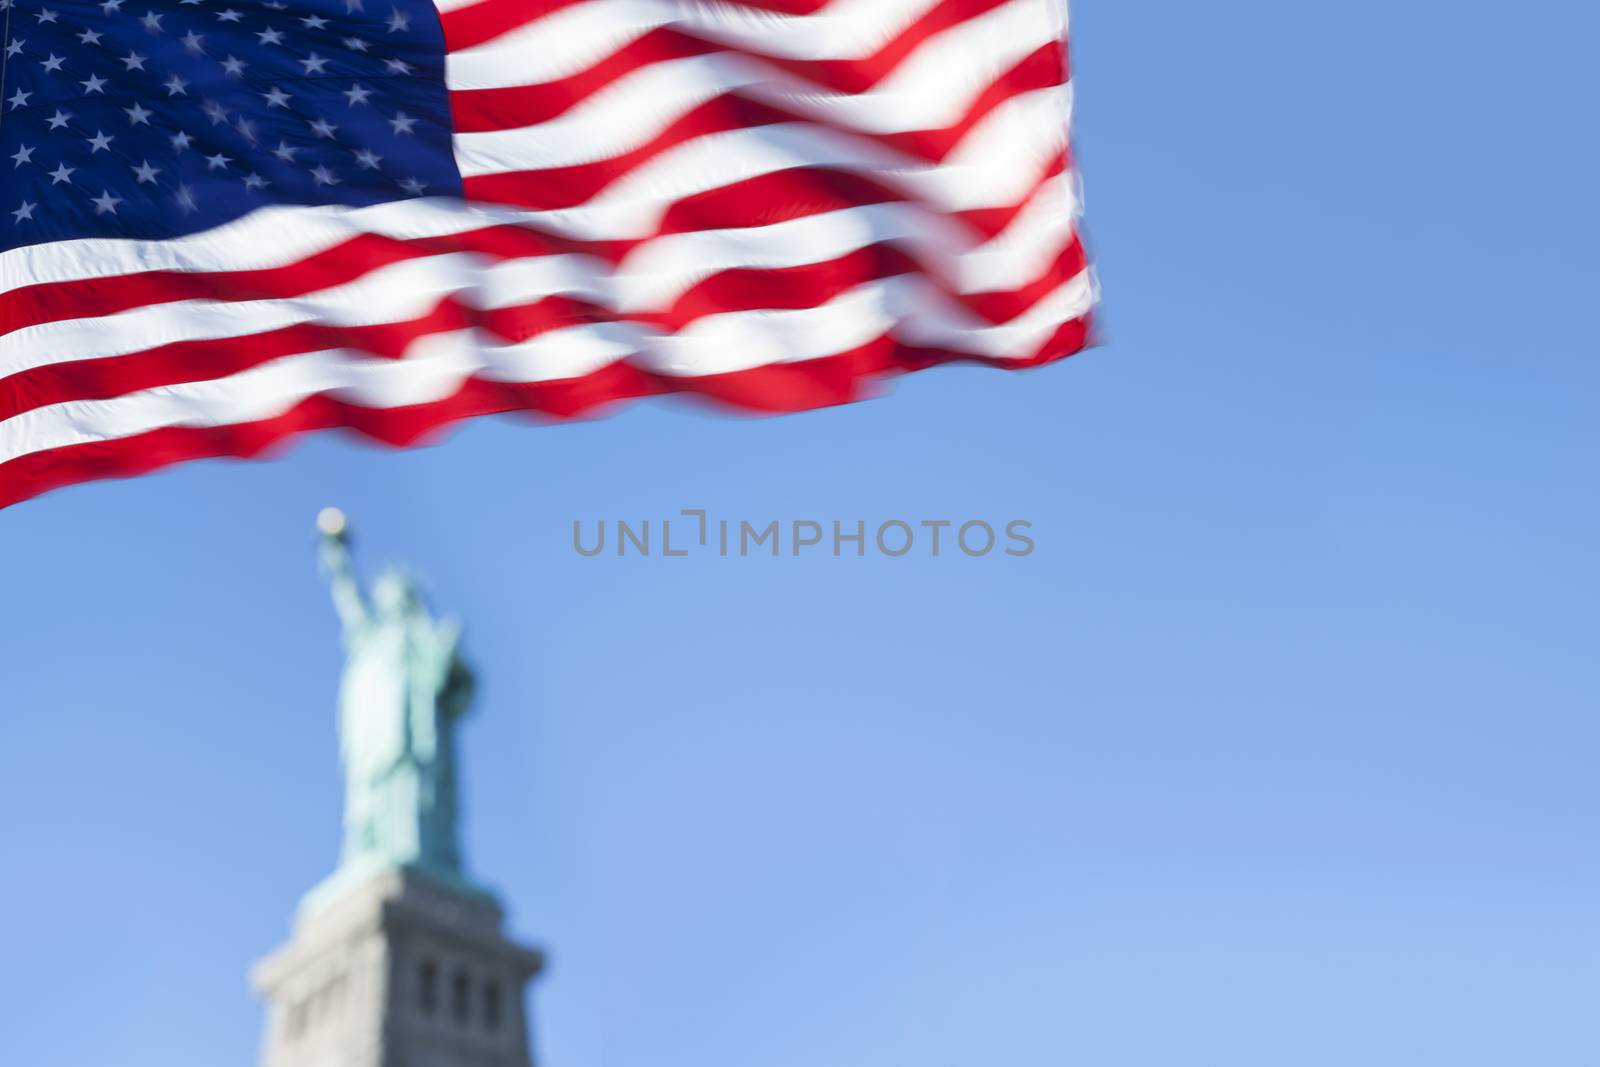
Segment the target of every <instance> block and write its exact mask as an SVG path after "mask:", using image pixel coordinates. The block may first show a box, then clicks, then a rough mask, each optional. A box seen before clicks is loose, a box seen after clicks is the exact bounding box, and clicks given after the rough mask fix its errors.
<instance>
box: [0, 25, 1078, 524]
mask: <svg viewBox="0 0 1600 1067" xmlns="http://www.w3.org/2000/svg"><path fill="white" fill-rule="evenodd" d="M0 6H3V8H4V11H3V17H4V45H5V51H4V66H3V70H0V146H3V149H0V155H3V156H4V157H6V158H5V159H4V160H0V174H4V176H5V178H4V182H3V184H0V189H3V196H0V506H4V505H7V504H11V503H14V502H16V501H18V500H22V499H25V498H28V497H31V496H34V495H36V494H38V493H40V492H43V491H45V490H47V489H50V488H53V487H56V486H60V485H64V484H68V483H72V482H79V481H84V480H88V479H93V478H100V477H110V476H121V475H128V474H135V473H139V472H143V471H147V470H151V469H153V468H156V467H160V466H163V465H166V464H169V463H173V462H176V461H179V460H184V459H190V458H197V457H202V456H219V455H233V456H243V455H253V454H255V453H257V452H259V451H261V450H262V449H264V448H266V447H268V446H269V445H271V444H272V443H273V442H275V441H278V440H280V439H282V438H284V437H286V436H288V435H292V434H295V433H298V432H301V431H305V430H310V429H318V428H328V427H335V426H342V427H347V428H352V429H354V430H357V431H359V432H361V433H364V434H367V435H369V436H371V437H373V438H376V439H378V440H381V441H384V442H388V443H391V444H397V445H402V444H408V443H412V442H414V441H417V440H418V439H419V438H421V437H423V436H425V435H427V434H428V433H429V432H430V431H432V430H435V429H437V428H438V427H440V426H442V425H444V424H446V423H448V422H450V421H452V420H457V419H461V418H466V417H470V416H476V415H482V414H487V413H491V412H502V411H512V410H523V411H534V412H540V413H544V414H547V415H550V416H556V417H567V416H577V415H582V414H585V413H589V412H592V411H594V410H596V409H598V408H602V407H605V406H608V405H610V404H612V403H614V402H617V401H621V400H624V399H629V398H636V397H642V396H648V395H654V394H660V393H667V392H688V393H694V394H699V395H701V396H704V397H708V398H712V399H715V400H718V401H722V402H725V403H728V404H732V405H735V406H739V407H744V408H749V409H757V410H764V411H792V410H799V409H804V408H810V407H816V406H821V405H825V404H833V403H839V402H843V401H848V400H851V399H854V398H856V397H857V396H859V395H861V394H862V393H863V392H864V391H865V390H868V389H870V387H871V385H872V384H873V383H874V382H875V381H877V380H879V379H881V378H883V377H884V376H886V375H889V374H892V373H896V372H901V371H907V370H915V369H920V368H923V367H927V366H929V365H932V364H936V363H940V362H946V361H951V360H970V361H980V362H986V363H990V364H993V365H996V366H1002V367H1027V366H1033V365H1037V364H1040V363H1045V362H1049V361H1051V360H1055V359H1059V358H1061V357H1064V356H1068V355H1071V354H1072V353H1074V352H1076V351H1078V350H1079V349H1080V348H1082V347H1083V346H1084V344H1085V343H1086V339H1087V333H1088V329H1089V323H1090V317H1091V313H1092V310H1093V306H1094V302H1095V285H1094V280H1093V277H1092V275H1091V272H1090V270H1089V268H1088V266H1087V263H1086V260H1085V255H1084V252H1083V248H1082V245H1081V244H1080V241H1079V237H1078V217H1079V210H1078V203H1079V197H1078V190H1077V183H1076V179H1075V172H1074V169H1073V164H1072V159H1071V153H1070V143H1069V137H1068V124H1069V114H1070V107H1071V85H1070V81H1069V75H1068V66H1067V47H1066V44H1067V42H1066V10H1065V2H1064V0H438V2H437V4H430V3H428V2H426V0H398V2H391V0H265V2H263V0H104V2H82V0H0Z"/></svg>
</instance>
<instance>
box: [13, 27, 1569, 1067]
mask: <svg viewBox="0 0 1600 1067" xmlns="http://www.w3.org/2000/svg"><path fill="white" fill-rule="evenodd" d="M1074 17H1075V31H1074V32H1075V37H1076V40H1075V47H1076V53H1077V60H1078V63H1077V72H1078V75H1079V78H1080V82H1079V106H1080V116H1081V123H1080V147H1081V155H1082V160H1083V165H1084V169H1085V172H1086V180H1087V183H1088V192H1089V211H1090V219H1089V222H1090V226H1091V230H1092V234H1093V238H1094V243H1095V249H1096V253H1097V257H1098V260H1099V263H1100V267H1101V274H1102V280H1103V283H1104V286H1105V290H1106V311H1105V329H1106V340H1107V344H1106V346H1105V347H1103V348H1101V349H1099V350H1096V351H1094V352H1091V353H1088V354H1086V355H1084V356H1082V357H1079V358H1077V359H1074V360H1072V361H1070V362H1069V363H1067V364H1065V365H1062V366H1058V367H1054V368H1050V369H1047V370H1045V371H1042V372H1039V373H1035V374H1027V375H1020V376H1014V375H1005V374H1001V373H997V372H993V371H984V370H978V369H946V370H941V371H937V372H932V373H929V374H926V375H922V376H920V377H917V378H914V379H909V380H906V381H904V382H902V383H900V384H899V386H898V387H897V388H896V390H895V391H894V393H893V395H892V396H890V397H888V398H885V399H881V400H877V401H873V402H871V403H867V404H861V405H857V406H854V407H850V408H844V409H836V410H830V411H826V412H820V413H816V414H811V415H805V416H800V417H791V418H783V419H766V420H750V419H737V418H728V417H724V416H714V415H708V414H706V413H705V412H704V411H703V410H701V409H697V408H693V407H688V406H685V405H681V404H675V403H662V404H651V405H646V406H641V407H637V408H634V409H632V410H630V411H628V412H626V413H625V414H623V415H621V416H620V417H617V418H613V419H609V420H605V421H601V422H596V423H590V424H583V425H574V426H563V427H554V428H532V427H529V426H527V425H526V424H523V423H519V422H516V421H512V420H496V421H489V422H484V423H482V424H478V425H474V426H472V427H469V428H466V429H465V430H463V431H462V432H459V433H457V434H455V435H454V436H452V437H451V438H450V439H449V440H448V441H447V443H445V444H443V445H442V446H440V447H437V448H431V449H425V450H421V451H417V452H412V453H404V454H399V453H390V452H383V451H378V450H375V449H371V448H368V447H365V446H362V445H358V444H352V443H349V442H347V441H344V440H342V439H338V438H331V437H323V438H320V439H317V440H314V441H306V442H303V443H301V444H300V445H298V446H297V447H295V448H294V449H292V450H291V451H290V452H289V453H288V454H287V455H286V456H285V457H284V458H282V459H281V460H278V461H276V462H272V463H263V464H253V465H245V464H235V463H222V462H214V463H203V464H198V465H191V466H188V467H186V468H182V469H179V470H175V471H171V472H168V473H163V474H160V475H157V476H154V477H149V478H145V479H141V480H137V481H132V482H123V483H102V484H98V485H92V486H87V487H80V488H75V489H71V490H67V491H63V492H58V493H54V494H51V495H49V496H46V497H44V498H41V499H39V500H37V501H34V502H31V503H28V504H24V505H22V506H19V507H16V508H13V509H10V510H8V511H6V512H5V513H4V514H0V559H4V560H5V561H7V563H6V566H5V568H4V573H5V576H6V578H5V583H4V589H3V597H4V609H3V611H0V656H3V662H4V665H5V666H4V672H5V681H6V684H5V692H4V697H3V700H4V708H5V712H4V723H5V735H4V743H3V744H0V806H3V808H4V810H6V811H7V812H8V815H7V817H6V819H5V822H4V825H5V828H6V829H5V833H6V839H7V840H6V845H5V849H4V857H5V858H4V860H3V861H0V862H3V864H4V866H3V868H0V915H4V916H5V947H4V951H3V959H4V963H3V965H0V1003H4V1004H5V1005H6V1006H7V1010H6V1013H5V1014H6V1019H7V1022H6V1025H5V1027H4V1028H3V1032H0V1058H3V1059H4V1060H5V1061H6V1062H7V1063H17V1064H27V1065H29V1067H53V1065H63V1067H79V1065H82V1064H88V1063H106V1064H116V1065H117V1067H147V1065H148V1067H155V1065H158V1064H159V1065H161V1067H171V1065H174V1064H196V1065H200V1064H204V1065H206V1067H212V1065H216V1064H249V1063H252V1062H254V1059H255V1056H256V1047H257V1040H258V1032H259V1024H260V1013H259V1008H258V1006H257V1005H256V1004H255V1002H254V1001H253V1000H252V999H251V997H250V995H249V993H248V991H247V989H246V986H245V982H244V973H245V970H246V968H247V966H248V965H249V964H250V962H251V961H252V960H254V959H255V958H256V957H257V956H259V955H260V954H261V953H263V952H265V951H266V950H268V949H269V948H271V947H273V946H274V945H275V944H277V943H278V942H279V941H280V940H281V939H282V938H283V937H284V936H285V934H286V933H287V925H288V920H289V916H290V912H291V909H292V908H293V905H294V903H295V901H296V900H297V898H298V897H299V895H300V894H301V893H302V892H303V891H304V890H305V889H307V888H308V887H309V886H310V885H312V884H313V883H314V882H316V881H317V880H318V879H319V878H320V877H321V876H323V875H324V874H325V873H327V871H328V870H329V869H330V867H331V865H332V863H333V861H334V858H335V854H336V849H337V838H338V826H337V823H338V803H339V801H338V788H339V783H338V777H337V769H336V756H335V749H334V737H333V719H332V714H333V700H334V693H335V686H336V681H337V672H338V667H339V651H338V642H337V634H336V628H335V622H334V619H333V615H332V612H331V610H330V608H329V606H328V604H327V601H326V595H325V590H324V588H323V587H322V585H321V584H320V581H319V579H318V577H317V574H316V570H315V566H314V557H313V543H312V537H311V523H312V518H313V516H314V514H315V512H316V510H317V509H318V508H319V507H321V506H323V505H325V504H328V503H333V502H337V503H340V504H342V505H343V506H344V507H345V508H346V509H347V510H349V511H350V512H351V514H352V516H353V518H354V520H355V522H356V524H357V528H358V534H359V536H360V544H359V546H358V547H359V550H360V552H361V553H362V558H363V560H364V563H365V565H366V566H367V567H368V568H369V570H370V569H375V567H376V566H377V565H378V564H380V563H382V562H385V561H388V560H402V561H406V562H409V563H412V564H414V565H415V566H416V567H417V568H418V569H420V570H421V571H423V572H424V573H425V574H426V575H427V576H428V579H429V584H430V587H431V590H432V595H433V601H434V604H435V605H436V607H438V608H439V609H441V610H443V611H446V612H451V613H455V614H458V615H459V616H460V617H462V618H463V619H464V620H465V621H466V623H467V627H468V649H469V651H470V654H471V656H472V658H473V659H474V661H475V663H476V664H477V666H478V668H479V671H480V674H481V675H482V677H483V683H484V688H483V698H482V701H481V703H480V705H479V707H478V709H477V712H478V713H477V715H476V717H475V718H474V719H473V721H471V723H470V724H469V725H468V726H467V727H466V728H465V732H464V746H465V757H464V758H465V760H466V762H467V765H468V766H467V773H468V784H467V791H466V798H465V800H466V804H467V807H468V825H467V829H466V838H467V845H468V850H469V860H470V862H471V863H472V864H473V866H474V867H475V869H476V870H477V871H478V872H479V873H480V874H481V875H482V876H483V878H484V879H485V880H487V881H488V882H490V883H492V884H493V885H494V886H496V887H497V888H499V889H500V890H501V891H502V892H503V893H504V894H505V896H506V898H507V899H508V901H509V902H510V905H511V909H512V923H513V926H514V929H515V930H516V931H517V932H518V933H519V934H520V935H522V936H525V937H527V938H530V939H533V940H535V941H537V942H539V943H541V944H542V945H544V946H545V947H546V948H547V949H548V951H549V953H550V955H551V959H552V966H551V969H550V972H549V973H548V975H547V976H546V977H545V978H544V979H543V980H541V983H540V984H539V986H538V987H537V990H536V992H535V994H534V1000H533V1003H534V1008H535V1011H536V1014H537V1026H538V1037H537V1042H538V1048H539V1051H540V1053H541V1055H542V1056H543V1057H544V1062H545V1064H546V1065H547V1067H577V1065H596V1064H604V1065H608V1067H613V1065H618V1064H650V1065H651V1067H690V1065H692V1067H716V1065H727V1067H802V1065H805V1067H814V1065H816V1064H819V1063H825V1064H829V1065H830V1067H858V1065H859V1067H869V1065H870V1067H882V1065H885V1064H901V1063H916V1064H918V1065H919V1067H958V1065H959V1067H971V1065H973V1064H984V1065H995V1067H1034V1065H1038V1067H1058V1065H1062V1064H1081V1065H1084V1067H1213V1065H1214V1067H1581V1065H1588V1064H1593V1063H1594V1062H1596V1060H1597V1058H1600V1028H1597V1027H1596V1025H1595V1022H1594V1019H1595V1011H1594V1005H1595V1004H1596V1003H1597V1002H1600V964H1597V962H1596V961H1597V960H1600V923H1597V920H1600V835H1597V833H1596V825H1597V823H1596V816H1597V814H1600V811H1597V808H1600V798H1597V793H1596V789H1595V773H1594V764H1595V760H1596V752H1597V751H1600V723H1597V720H1596V715H1595V710H1596V708H1595V677H1594V662H1595V649H1596V646H1597V639H1600V625H1597V612H1596V606H1595V605H1596V603H1597V602H1600V581H1597V578H1600V575H1597V565H1596V556H1595V548H1594V546H1595V544H1596V539H1597V535H1600V507H1597V505H1596V502H1595V496H1594V493H1593V478H1594V471H1595V469H1596V463H1597V460H1600V447H1597V446H1600V433H1597V430H1596V425H1595V419H1594V404H1595V399H1596V397H1597V396H1600V369H1597V364H1596V351H1597V346H1596V342H1595V333H1594V326H1593V307H1594V297H1593V289H1594V286H1595V284H1596V281H1597V271H1596V267H1595V258H1594V248H1595V247H1596V240H1597V237H1600V234H1597V232H1596V230H1597V227H1596V222H1595V220H1596V214H1595V212H1594V210H1593V195H1594V193H1593V190H1594V178H1595V169H1596V164H1597V162H1600V152H1597V149H1596V147H1595V140H1594V137H1593V115H1592V113H1591V112H1592V106H1591V105H1592V101H1593V83H1592V70H1593V55H1592V42H1593V40H1594V39H1595V34H1596V31H1600V11H1597V9H1596V8H1595V7H1594V6H1593V5H1592V4H1588V3H1578V2H1575V0H1574V2H1567V3H1562V2H1558V0H1543V2H1531V3H1527V4H1522V5H1519V6H1516V7H1514V8H1509V7H1505V6H1504V5H1492V6H1491V5H1489V4H1487V3H1479V2H1476V0H1459V2H1457V3H1452V4H1446V3H1442V2H1428V0H1424V2H1418V3H1412V4H1394V3H1376V2H1356V3H1349V4H1343V5H1310V4H1298V3H1284V2H1282V0H1278V2H1273V3H1267V2H1264V0H1262V2H1233V3H1222V4H1194V3H1180V2H1166V3H1162V2H1145V3H1126V2H1124V3H1117V4H1112V3H1106V2H1101V0H1094V2H1087V0H1086V2H1081V3H1079V4H1077V5H1076V7H1075V9H1074ZM685 507H706V508H709V509H711V510H712V511H713V512H714V513H716V514H720V515H726V516H732V517H748V518H751V519H752V520H763V521H764V520H765V519H767V518H780V519H790V518H818V519H823V520H831V519H833V518H840V519H845V520H850V521H853V520H854V519H856V518H864V519H867V520H869V521H874V520H875V521H881V520H884V519H890V518H910V519H921V518H984V519H990V520H993V521H1005V520H1008V519H1011V518H1018V517H1020V518H1026V519H1030V520H1032V521H1033V523H1034V526H1035V534H1036V539H1037V541H1038V550H1037V551H1036V552H1035V553H1034V554H1033V555H1032V556H1030V557H1028V558H1026V559H1020V560H1019V559H1006V558H985V559H975V560H974V559H966V558H963V557H961V556H959V555H954V556H950V555H947V556H944V557H941V558H939V559H932V558H929V557H927V556H925V555H922V554H920V553H918V554H914V555H912V556H910V557H907V558H905V559H901V560H886V559H883V558H881V557H879V558H868V559H864V560H852V559H845V560H835V559H832V558H831V557H826V556H812V557H802V558H800V559H792V558H783V559H778V560H771V559H760V560H754V559H752V560H736V559H735V560H722V559H718V558H716V557H714V556H695V557H691V558H688V559H681V560H677V559H675V560H663V559H660V558H651V559H637V558H630V559H617V558H615V557H603V558H598V559H593V560H590V559H582V558H579V557H577V556H576V555H575V554H574V553H573V551H572V549H571V543H570V536H571V522H572V520H573V519H574V518H583V519H585V520H590V521H592V520H594V519H597V518H601V517H604V518H609V519H615V518H618V517H628V518H636V519H637V518H645V517H651V518H656V517H659V516H661V515H664V514H673V513H675V512H676V511H677V510H678V509H680V508H685ZM86 1020H87V1021H86Z"/></svg>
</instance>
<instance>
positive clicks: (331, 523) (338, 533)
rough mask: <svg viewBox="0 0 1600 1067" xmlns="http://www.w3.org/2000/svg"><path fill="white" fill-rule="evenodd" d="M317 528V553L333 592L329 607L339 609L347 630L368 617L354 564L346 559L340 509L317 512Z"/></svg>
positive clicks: (346, 539)
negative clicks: (318, 542)
mask: <svg viewBox="0 0 1600 1067" xmlns="http://www.w3.org/2000/svg"><path fill="white" fill-rule="evenodd" d="M317 529H319V530H321V531H322V545H321V549H320V552H319V555H320V557H321V559H322V570H323V572H324V573H325V574H326V575H327V576H328V585H329V587H330V588H331V590H332V592H333V609H334V610H335V611H337V612H338V613H339V621H340V622H342V623H343V624H344V632H345V633H346V634H349V633H351V632H352V631H354V630H357V629H359V628H360V627H361V626H362V624H364V623H365V622H366V621H367V619H368V613H367V599H366V597H365V596H364V595H363V594H362V592H361V584H360V583H359V582H357V581H356V569H355V564H354V563H353V562H352V561H351V559H350V546H349V543H348V542H349V537H350V527H349V524H348V523H347V522H346V521H345V517H344V512H342V511H340V510H339V509H338V508H324V509H323V510H322V513H321V514H319V515H318V516H317Z"/></svg>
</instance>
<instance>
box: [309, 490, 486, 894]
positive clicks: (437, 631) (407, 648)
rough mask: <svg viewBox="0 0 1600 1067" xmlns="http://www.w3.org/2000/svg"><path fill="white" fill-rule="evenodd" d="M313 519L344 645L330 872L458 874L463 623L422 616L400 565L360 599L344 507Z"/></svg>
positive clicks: (467, 696)
mask: <svg viewBox="0 0 1600 1067" xmlns="http://www.w3.org/2000/svg"><path fill="white" fill-rule="evenodd" d="M318 525H319V526H320V527H321V530H322V538H321V557H322V567H323V571H324V573H325V574H326V575H327V577H328V580H329V584H330V585H331V586H332V590H333V604H334V607H335V609H336V610H337V611H338V613H339V618H340V620H341V621H342V622H343V624H344V647H345V666H344V679H343V682H342V684H341V685H340V689H339V750H340V756H341V759H342V761H343V765H344V779H345V808H344V847H343V851H342V854H341V857H340V864H339V873H338V874H336V875H335V876H334V879H333V881H335V882H337V881H343V880H345V879H346V878H347V877H352V876H359V875H362V874H365V873H366V872H369V871H372V870H379V869H384V868H389V867H402V866H404V867H414V868H419V869H421V870H424V871H427V872H428V873H430V874H435V875H438V876H440V877H443V878H445V879H448V880H450V881H457V882H459V881H461V880H463V871H462V862H461V846H460V842H459V839H458V835H457V805H456V748H455V724H456V722H457V721H458V720H459V719H460V718H461V717H462V716H463V715H465V714H466V712H467V708H468V705H469V704H470V703H471V701H472V690H473V679H472V673H471V672H470V671H469V670H468V669H467V666H466V664H465V663H464V662H463V661H462V659H461V654H460V643H461V629H460V627H459V626H458V625H457V624H456V623H454V622H452V621H450V620H440V619H435V618H434V617H433V616H432V615H431V614H429V612H428V608H427V606H426V605H425V604H424V603H423V600H422V596H421V594H420V592H419V591H418V589H417V586H416V583H415V582H414V581H413V580H412V579H411V578H410V577H409V576H408V575H406V574H405V573H403V572H400V571H394V570H391V571H388V572H386V573H384V574H383V575H382V576H380V577H379V578H378V580H377V582H376V583H374V585H373V587H372V590H371V595H370V597H369V596H368V595H367V593H366V592H365V591H363V590H362V588H361V585H360V583H359V581H358V580H357V578H356V574H355V568H354V565H353V563H352V560H351V557H350V549H349V540H348V537H349V535H348V532H347V528H346V525H345V522H344V516H343V515H342V514H340V513H339V512H337V511H335V510H333V509H329V510H327V511H325V512H323V513H322V515H320V516H319V517H318Z"/></svg>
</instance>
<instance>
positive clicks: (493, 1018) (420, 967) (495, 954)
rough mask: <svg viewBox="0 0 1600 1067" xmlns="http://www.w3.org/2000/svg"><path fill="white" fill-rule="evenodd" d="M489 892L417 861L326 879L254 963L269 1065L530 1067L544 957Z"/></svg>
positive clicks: (265, 1065)
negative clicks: (532, 1007)
mask: <svg viewBox="0 0 1600 1067" xmlns="http://www.w3.org/2000/svg"><path fill="white" fill-rule="evenodd" d="M503 923H504V916H503V913H502V911H501V908H500V905H499V904H498V903H496V902H495V900H494V898H493V897H491V896H489V895H488V894H486V893H483V892H482V891H478V890H472V889H469V888H467V887H465V886H462V885H457V884H453V883H450V882H446V881H443V880H441V879H438V878H435V877H433V876H431V875H428V874H425V873H423V872H421V871H417V870H414V869H411V868H398V869H396V868H391V869H388V870H382V871H374V872H363V874H362V875H361V877H359V878H358V879H352V880H350V881H345V880H341V881H340V882H339V883H337V884H327V885H324V886H323V887H321V888H320V889H319V890H318V891H317V893H316V894H314V896H313V897H312V898H308V900H307V906H306V907H305V908H303V909H302V910H301V914H300V916H299V918H298V919H297V921H296V923H295V929H294V935H293V937H292V938H291V940H290V942H289V943H288V944H287V945H285V946H283V947H282V948H280V949H278V950H277V951H276V952H274V953H272V954H271V955H270V956H268V957H267V958H266V959H264V960H262V961H261V962H260V963H259V964H257V966H256V969H255V972H254V974H253V976H252V977H253V982H254V984H255V987H256V989H257V991H258V992H260V993H261V995H262V996H263V997H265V998H266V999H267V1001H268V1004H269V1008H268V1014H267V1031H266V1037H265V1042H264V1046H265V1047H264V1051H263V1055H262V1063H263V1067H530V1062H531V1061H530V1057H529V1053H528V1032H529V1026H528V1020H527V1017H526V1013H525V1011H524V996H523V993H524V990H525V988H526V986H527V983H528V981H529V979H531V978H532V977H533V976H534V975H536V974H537V973H538V972H539V970H540V967H541V966H542V964H543V957H542V956H541V955H540V954H539V953H538V952H536V951H534V950H532V949H529V948H526V947H523V946H521V945H518V944H516V943H515V942H513V941H511V940H510V939H509V938H508V937H506V935H505V933H504V932H503V929H502V927H503Z"/></svg>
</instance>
